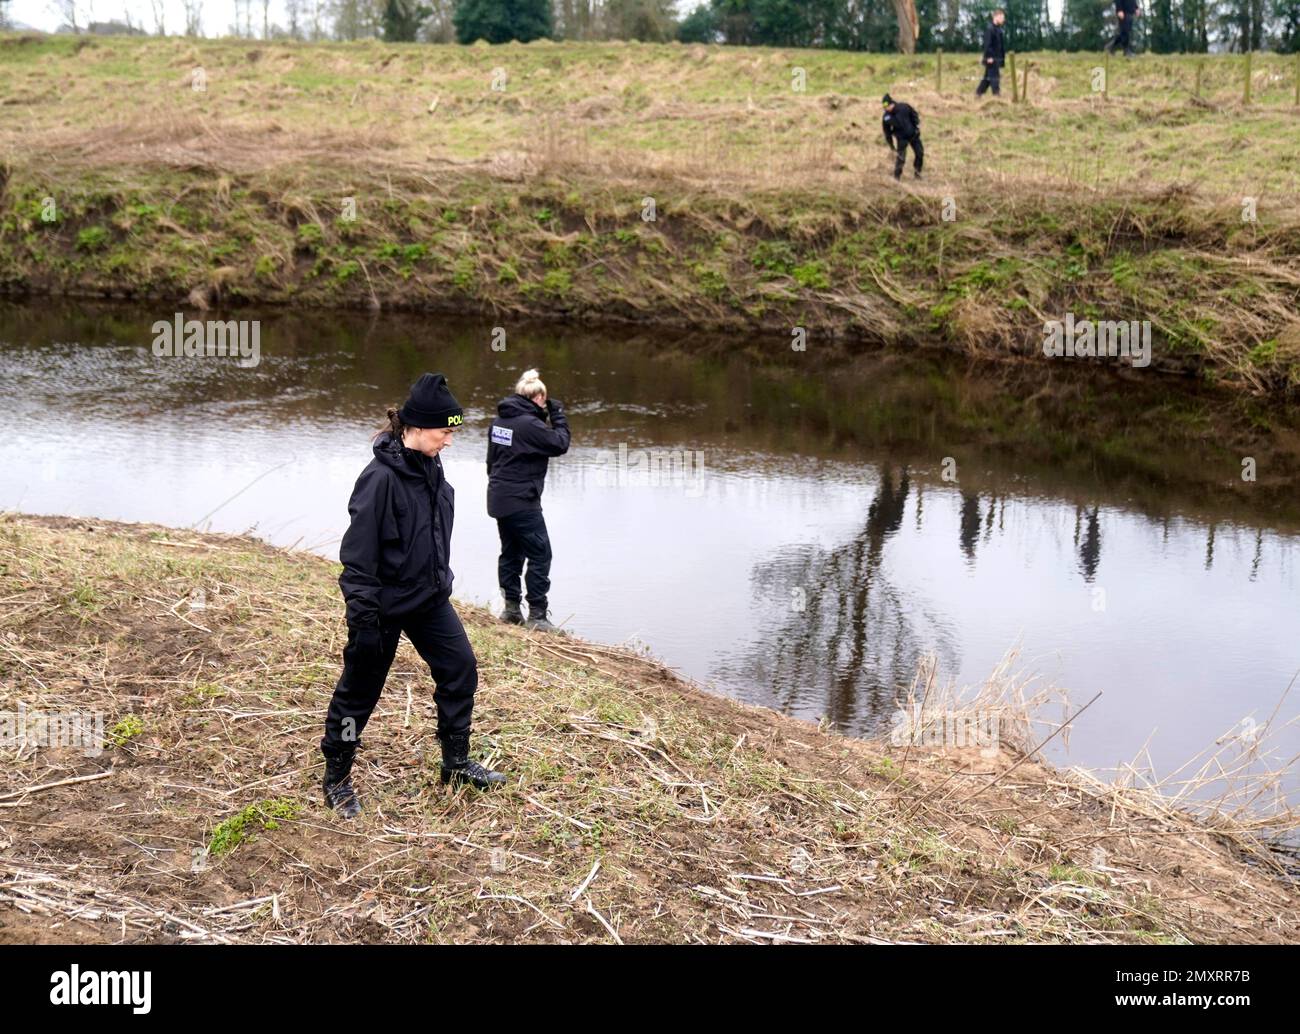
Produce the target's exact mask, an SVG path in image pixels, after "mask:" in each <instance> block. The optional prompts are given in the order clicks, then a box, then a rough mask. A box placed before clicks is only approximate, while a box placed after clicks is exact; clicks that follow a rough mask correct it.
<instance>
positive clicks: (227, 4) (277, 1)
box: [8, 0, 1061, 36]
mask: <svg viewBox="0 0 1300 1034" xmlns="http://www.w3.org/2000/svg"><path fill="white" fill-rule="evenodd" d="M699 2H700V0H677V8H678V10H680V11H690V10H693V9H694V8H695V7H697V6H699ZM1060 3H1061V0H1050V2H1049V3H1048V8H1049V10H1050V11H1051V12H1052V17H1053V18H1056V17H1057V16H1058V14H1059V12H1060ZM8 6H9V17H10V18H11V19H12V20H13V21H15V22H19V23H21V24H23V25H30V26H32V27H33V28H36V29H43V30H44V31H46V32H53V31H54V30H55V29H57V28H58V27H59V26H60V25H61V24H63V21H64V19H63V17H62V16H61V15H60V14H58V13H57V12H58V8H57V7H56V6H55V4H54V3H52V2H51V0H10V3H9V5H8ZM253 8H254V10H253V29H254V31H255V32H256V33H258V34H260V33H261V31H262V0H253ZM126 11H129V12H130V14H131V24H132V25H139V26H143V27H144V28H147V29H149V30H150V31H151V32H152V31H153V28H154V16H153V6H152V4H151V3H150V2H149V0H77V21H78V23H79V24H82V25H84V24H86V23H88V22H92V21H100V22H106V21H113V20H117V21H123V20H124V19H123V13H124V12H126ZM163 11H164V13H163V18H164V24H165V25H166V27H167V31H168V32H171V33H175V32H177V31H178V30H179V29H181V28H182V27H183V26H184V25H185V8H184V6H183V5H182V4H181V0H163ZM287 22H288V19H287V18H286V17H285V14H284V4H283V2H282V0H271V23H272V24H273V25H274V24H277V23H278V24H280V25H285V24H287ZM234 23H235V4H234V0H203V32H204V35H207V36H220V35H222V34H224V33H225V32H226V31H227V30H228V29H229V28H230V27H231V26H232V25H234Z"/></svg>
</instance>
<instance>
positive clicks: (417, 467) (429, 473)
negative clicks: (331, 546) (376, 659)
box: [339, 431, 456, 628]
mask: <svg viewBox="0 0 1300 1034" xmlns="http://www.w3.org/2000/svg"><path fill="white" fill-rule="evenodd" d="M374 452H375V458H374V459H372V460H371V461H370V463H369V464H368V465H367V466H366V469H365V470H363V471H362V472H361V476H360V477H358V478H357V483H356V487H355V488H353V490H352V498H351V499H350V500H348V513H349V515H351V517H352V523H351V524H349V525H348V530H347V531H346V532H344V533H343V541H342V543H341V544H340V545H339V561H340V562H341V563H342V564H343V573H342V574H341V575H339V587H340V588H341V589H342V590H343V598H344V600H345V601H346V602H347V618H348V624H349V625H350V626H353V627H357V628H360V627H364V626H368V625H375V624H378V623H379V621H380V619H381V618H383V619H384V620H385V621H388V620H390V619H393V618H400V617H402V616H404V615H406V614H410V613H411V612H413V611H416V610H419V609H421V608H422V607H424V606H426V605H428V604H430V603H437V602H440V601H441V600H443V599H446V598H447V597H448V596H450V595H451V580H452V572H451V567H450V566H448V564H449V561H450V558H451V525H452V519H453V517H454V515H455V500H456V493H455V491H454V490H453V489H452V487H451V485H449V484H447V479H446V478H445V477H444V476H443V473H442V460H441V459H439V458H438V457H437V456H433V457H429V456H425V455H423V454H422V453H419V452H415V451H414V450H412V449H408V448H406V447H405V446H403V445H402V443H401V441H400V440H399V439H395V438H393V437H392V435H391V434H389V432H387V431H385V432H384V433H383V434H381V435H380V436H379V437H378V438H377V439H375V447H374Z"/></svg>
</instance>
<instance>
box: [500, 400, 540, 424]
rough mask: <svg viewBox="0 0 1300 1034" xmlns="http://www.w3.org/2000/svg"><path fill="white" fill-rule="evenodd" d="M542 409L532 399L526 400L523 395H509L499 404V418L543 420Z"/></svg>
mask: <svg viewBox="0 0 1300 1034" xmlns="http://www.w3.org/2000/svg"><path fill="white" fill-rule="evenodd" d="M544 412H545V410H543V409H542V407H541V406H539V405H538V404H537V403H536V402H534V401H533V400H532V399H526V398H524V397H523V396H522V395H507V396H506V397H505V398H503V399H502V400H501V401H500V402H498V403H497V416H499V417H501V418H502V419H503V420H504V419H506V418H507V417H512V416H529V415H531V416H535V417H537V419H538V420H540V419H541V418H542V413H544Z"/></svg>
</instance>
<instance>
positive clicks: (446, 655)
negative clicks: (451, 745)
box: [320, 599, 478, 753]
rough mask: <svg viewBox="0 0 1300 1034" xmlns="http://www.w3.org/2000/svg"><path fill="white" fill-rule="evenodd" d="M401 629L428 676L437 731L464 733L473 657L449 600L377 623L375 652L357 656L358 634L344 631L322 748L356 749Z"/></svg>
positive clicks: (473, 684) (474, 676)
mask: <svg viewBox="0 0 1300 1034" xmlns="http://www.w3.org/2000/svg"><path fill="white" fill-rule="evenodd" d="M403 632H405V633H406V636H407V638H408V639H410V640H411V643H412V645H413V646H414V647H415V649H416V652H418V653H419V655H420V657H421V658H423V660H424V663H425V664H427V665H428V666H429V674H431V675H432V676H433V682H434V691H433V701H434V703H435V704H436V705H437V706H438V736H439V738H441V737H443V736H446V735H447V734H448V733H456V732H469V728H470V718H471V715H472V714H473V712H474V691H475V690H476V689H477V688H478V661H477V660H476V659H475V657H474V650H473V648H472V647H471V646H470V644H469V636H467V635H466V634H465V627H464V626H463V625H462V624H461V623H460V617H459V615H457V613H456V611H455V608H453V607H452V605H451V600H449V599H448V600H444V601H443V602H442V603H438V604H434V605H433V606H431V607H427V608H425V609H424V610H421V611H417V612H416V613H414V614H410V615H408V616H406V617H403V618H400V619H396V620H395V621H392V622H388V623H385V622H381V623H380V641H381V643H382V649H381V651H380V655H381V656H380V657H379V658H378V659H377V660H376V659H366V658H363V657H359V656H357V635H356V632H355V631H354V630H352V629H349V630H348V642H347V645H346V646H345V647H343V674H342V676H340V678H339V681H338V685H336V686H335V687H334V696H333V697H332V698H331V699H330V706H329V710H328V711H327V712H326V714H325V735H324V737H323V738H322V739H321V744H320V745H321V750H322V751H324V752H326V753H332V752H337V751H339V750H344V749H348V748H355V746H356V744H357V743H358V742H359V741H360V739H361V733H362V732H363V731H364V730H365V727H366V723H367V722H368V721H370V713H371V712H372V711H373V710H374V709H375V705H376V704H377V703H379V694H380V693H381V692H382V691H383V688H384V680H385V679H387V678H388V669H389V668H390V667H392V664H393V655H394V654H395V653H397V643H398V640H399V639H401V637H402V633H403Z"/></svg>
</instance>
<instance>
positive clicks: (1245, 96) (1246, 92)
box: [1241, 50, 1250, 104]
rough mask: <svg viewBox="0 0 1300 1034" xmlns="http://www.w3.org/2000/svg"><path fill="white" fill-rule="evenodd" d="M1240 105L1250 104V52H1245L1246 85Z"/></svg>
mask: <svg viewBox="0 0 1300 1034" xmlns="http://www.w3.org/2000/svg"><path fill="white" fill-rule="evenodd" d="M1241 99H1242V103H1243V104H1249V103H1250V51H1249V50H1248V51H1246V83H1245V89H1244V91H1243V93H1242V95H1241Z"/></svg>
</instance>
